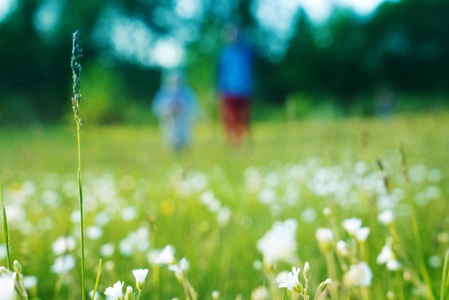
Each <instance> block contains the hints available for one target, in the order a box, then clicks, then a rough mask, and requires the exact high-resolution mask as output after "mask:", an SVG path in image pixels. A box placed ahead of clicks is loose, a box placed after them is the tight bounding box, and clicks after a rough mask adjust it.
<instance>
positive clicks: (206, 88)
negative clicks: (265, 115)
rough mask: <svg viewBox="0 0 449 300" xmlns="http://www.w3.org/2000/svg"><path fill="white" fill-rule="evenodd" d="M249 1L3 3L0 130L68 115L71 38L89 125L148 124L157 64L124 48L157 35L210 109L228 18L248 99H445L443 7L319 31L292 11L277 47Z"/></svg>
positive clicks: (336, 14) (343, 12) (390, 13)
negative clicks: (240, 48) (239, 32)
mask: <svg viewBox="0 0 449 300" xmlns="http://www.w3.org/2000/svg"><path fill="white" fill-rule="evenodd" d="M256 1H257V0H229V1H228V0H216V1H213V0H198V1H197V3H200V7H199V9H198V8H197V9H196V11H194V12H192V10H190V11H189V7H187V8H186V7H184V8H182V7H181V8H179V2H180V1H179V0H132V1H131V0H127V1H124V0H114V1H107V0H97V1H89V0H78V1H68V0H41V1H38V0H16V1H12V2H11V1H10V2H11V3H13V4H14V5H12V7H13V8H14V9H12V10H11V11H10V13H9V14H7V15H6V16H5V17H3V19H0V36H1V39H0V65H1V66H2V70H3V72H2V73H1V74H0V97H1V98H0V99H1V100H0V122H2V123H4V124H5V123H30V122H42V121H59V120H61V119H64V118H66V117H68V116H70V114H71V113H70V97H71V77H70V76H71V72H70V53H71V34H72V33H73V32H74V31H75V30H79V32H80V36H81V40H82V47H83V48H84V58H83V62H82V63H83V69H84V70H83V75H82V76H83V77H82V78H83V82H82V92H83V96H84V99H83V100H84V101H83V103H82V104H81V105H82V108H81V109H82V112H83V113H84V114H85V115H86V114H87V115H89V119H90V120H92V122H97V123H114V122H121V121H124V122H136V120H138V121H137V122H146V121H148V117H147V115H150V113H149V110H150V101H151V98H152V97H153V95H154V93H155V91H156V89H157V88H158V86H159V83H160V75H161V69H162V68H161V66H159V65H158V64H157V63H155V62H154V61H152V60H151V59H152V58H151V55H149V54H148V53H146V52H142V51H140V52H139V51H137V50H132V48H129V47H127V46H129V45H130V44H132V45H137V46H139V45H140V48H145V47H146V46H148V47H151V46H152V45H154V42H155V41H157V40H158V39H168V40H170V39H171V40H173V39H174V40H176V41H178V42H179V43H180V44H181V45H182V46H183V48H184V49H185V50H184V51H185V54H186V55H185V57H186V59H185V61H184V63H183V66H184V69H185V71H186V74H187V78H188V81H189V83H190V84H191V85H192V86H193V87H194V89H195V91H197V93H198V95H199V97H200V99H201V101H202V102H203V104H205V105H207V107H209V104H211V103H213V102H214V101H216V99H215V98H216V95H215V87H214V85H215V72H216V70H215V62H216V58H217V55H218V53H219V51H220V48H221V46H222V40H221V30H222V27H223V25H225V24H226V23H228V22H231V21H232V22H236V23H238V24H239V25H240V26H241V27H242V28H243V31H244V35H245V37H246V38H247V40H248V41H249V42H250V43H251V45H252V46H253V47H254V49H255V50H256V53H258V55H257V64H256V76H257V78H258V85H257V93H256V96H255V97H256V99H257V101H258V103H264V104H265V105H272V106H273V105H279V106H281V105H284V104H285V102H286V101H287V102H288V101H292V102H297V103H296V106H295V107H296V109H298V107H300V110H301V109H302V110H307V109H308V108H309V107H310V106H314V105H315V106H316V105H317V103H318V104H323V103H324V102H326V103H331V104H332V105H333V106H334V107H338V108H339V109H340V110H341V111H343V112H345V113H350V112H351V110H352V108H353V107H357V106H358V105H361V106H362V107H364V108H363V109H362V113H367V114H370V113H373V112H374V111H375V108H374V106H375V99H376V94H378V93H379V91H380V90H382V89H384V90H385V89H387V90H389V91H392V93H393V92H394V93H397V94H399V95H403V94H410V95H426V96H427V97H426V98H419V97H418V100H416V101H417V102H418V101H422V102H423V105H422V106H423V107H425V106H429V104H431V103H430V102H432V101H439V102H441V103H445V102H446V95H448V94H449V76H448V72H449V18H448V16H449V1H446V0H402V1H399V2H394V3H393V2H385V3H383V4H381V5H380V6H379V7H378V8H377V10H375V11H374V12H373V13H372V15H370V16H368V17H360V16H358V15H356V14H355V13H354V12H353V11H352V10H350V9H348V8H341V7H334V8H333V13H332V14H331V16H330V17H329V19H328V20H327V21H326V22H325V23H322V24H315V23H313V22H312V21H311V20H310V19H309V18H308V16H307V14H306V12H305V11H304V10H303V9H301V8H298V10H297V11H296V13H295V16H294V18H293V19H292V22H291V34H290V35H289V36H288V37H287V38H285V37H284V39H283V40H282V39H281V38H280V37H279V36H277V35H276V33H273V32H272V31H270V29H269V28H266V27H263V26H261V22H260V19H258V17H257V15H256V14H255V13H254V9H253V8H254V3H255V2H256ZM274 13H275V12H274ZM117 24H118V25H117ZM114 26H115V27H114ZM112 28H116V31H115V33H114V32H112ZM117 32H118V33H120V32H121V33H122V34H121V35H120V34H118V33H117ZM148 32H149V33H151V35H148ZM136 35H137V36H138V37H140V38H136ZM146 36H147V37H148V39H147V40H148V41H146V42H145V39H142V37H146ZM124 37H125V38H126V39H124ZM133 38H134V39H133ZM152 43H153V44H152ZM278 45H283V46H278ZM279 48H280V50H279ZM270 49H277V51H271V50H270ZM141 50H142V49H141ZM167 51H168V50H167ZM162 54H163V51H162ZM429 95H430V96H429ZM434 96H438V97H434ZM423 99H425V100H423ZM366 107H368V109H366Z"/></svg>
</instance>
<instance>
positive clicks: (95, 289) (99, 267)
mask: <svg viewBox="0 0 449 300" xmlns="http://www.w3.org/2000/svg"><path fill="white" fill-rule="evenodd" d="M100 273H101V258H100V261H99V262H98V273H97V279H96V280H95V287H94V296H93V298H92V300H95V297H96V296H97V287H98V282H99V281H100Z"/></svg>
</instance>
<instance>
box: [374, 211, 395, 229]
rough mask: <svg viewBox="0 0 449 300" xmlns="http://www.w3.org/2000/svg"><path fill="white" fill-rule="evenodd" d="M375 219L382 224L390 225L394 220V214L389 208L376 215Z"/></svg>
mask: <svg viewBox="0 0 449 300" xmlns="http://www.w3.org/2000/svg"><path fill="white" fill-rule="evenodd" d="M377 220H378V221H379V222H381V223H382V224H384V225H387V226H388V225H390V224H391V223H393V221H394V214H393V212H392V211H391V210H389V209H387V210H385V211H384V212H382V213H380V214H379V215H378V216H377Z"/></svg>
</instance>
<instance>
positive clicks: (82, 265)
mask: <svg viewBox="0 0 449 300" xmlns="http://www.w3.org/2000/svg"><path fill="white" fill-rule="evenodd" d="M76 134H77V138H78V188H79V200H80V224H81V299H82V300H85V299H86V291H85V286H84V209H83V188H82V185H81V142H80V124H79V123H78V122H77V123H76Z"/></svg>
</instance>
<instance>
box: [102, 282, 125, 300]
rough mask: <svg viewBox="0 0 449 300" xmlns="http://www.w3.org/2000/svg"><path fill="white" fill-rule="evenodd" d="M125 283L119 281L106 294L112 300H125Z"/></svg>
mask: <svg viewBox="0 0 449 300" xmlns="http://www.w3.org/2000/svg"><path fill="white" fill-rule="evenodd" d="M124 284H125V282H123V281H122V282H120V281H117V282H116V283H115V284H114V286H113V287H108V288H107V289H106V291H104V294H105V295H106V296H108V297H111V298H112V300H124V298H123V285H124Z"/></svg>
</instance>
